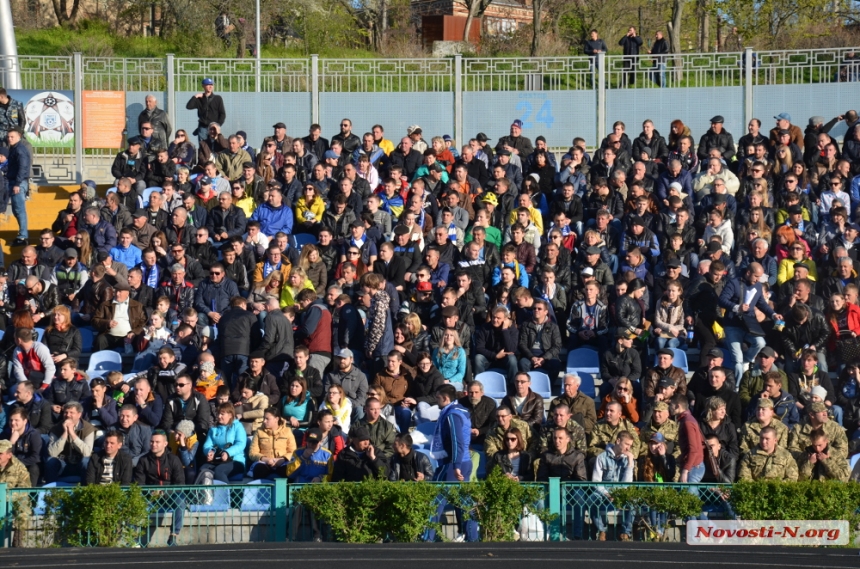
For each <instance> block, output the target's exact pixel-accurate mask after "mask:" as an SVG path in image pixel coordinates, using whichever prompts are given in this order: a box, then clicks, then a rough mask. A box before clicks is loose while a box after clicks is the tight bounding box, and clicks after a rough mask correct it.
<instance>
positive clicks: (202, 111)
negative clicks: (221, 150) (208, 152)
mask: <svg viewBox="0 0 860 569" xmlns="http://www.w3.org/2000/svg"><path fill="white" fill-rule="evenodd" d="M213 91H215V82H214V81H212V79H210V78H208V77H207V78H206V79H204V80H203V92H202V93H195V94H194V96H193V97H191V99H189V101H188V104H186V105H185V108H186V109H188V110H189V111H193V110H196V111H197V129H196V130H195V131H194V134H195V135H197V140H198V142H200V141H202V140H203V139H205V138H206V137H207V136H208V133H209V125H210V124H212V123H213V122H217V123H218V124H219V125H223V124H224V121H226V120H227V111H225V110H224V100H223V99H222V98H221V95H216V94H215V93H213Z"/></svg>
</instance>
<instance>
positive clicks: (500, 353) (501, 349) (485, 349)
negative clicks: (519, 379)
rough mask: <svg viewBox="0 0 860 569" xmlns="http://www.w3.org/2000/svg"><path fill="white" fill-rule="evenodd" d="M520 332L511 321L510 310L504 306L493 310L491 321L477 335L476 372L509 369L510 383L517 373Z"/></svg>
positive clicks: (508, 378)
mask: <svg viewBox="0 0 860 569" xmlns="http://www.w3.org/2000/svg"><path fill="white" fill-rule="evenodd" d="M518 342H519V333H518V331H517V327H516V325H514V323H513V322H511V319H510V314H509V313H508V310H507V309H506V308H504V307H502V306H500V307H497V308H495V309H494V310H493V316H492V320H491V322H490V323H487V324H484V325H483V326H481V328H479V329H478V333H477V334H476V335H475V374H479V373H482V372H485V371H487V370H488V369H490V368H499V369H504V370H506V371H507V380H508V383H511V382H513V380H514V376H515V375H517V371H518V368H517V356H516V353H517V344H518Z"/></svg>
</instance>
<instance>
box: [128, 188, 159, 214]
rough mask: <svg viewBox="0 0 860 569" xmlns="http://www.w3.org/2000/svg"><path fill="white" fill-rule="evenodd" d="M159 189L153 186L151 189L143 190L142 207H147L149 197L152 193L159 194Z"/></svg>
mask: <svg viewBox="0 0 860 569" xmlns="http://www.w3.org/2000/svg"><path fill="white" fill-rule="evenodd" d="M160 191H161V188H159V187H157V186H154V187H152V188H146V189H145V190H143V198H142V200H143V207H149V196H151V195H152V193H153V192H160ZM132 213H134V212H132Z"/></svg>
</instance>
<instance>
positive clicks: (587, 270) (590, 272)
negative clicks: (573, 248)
mask: <svg viewBox="0 0 860 569" xmlns="http://www.w3.org/2000/svg"><path fill="white" fill-rule="evenodd" d="M582 274H583V275H589V276H591V275H593V274H594V269H592V268H591V267H585V268H584V269H582Z"/></svg>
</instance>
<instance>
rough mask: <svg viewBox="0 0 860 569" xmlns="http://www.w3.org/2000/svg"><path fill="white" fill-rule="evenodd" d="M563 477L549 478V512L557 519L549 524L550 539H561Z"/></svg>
mask: <svg viewBox="0 0 860 569" xmlns="http://www.w3.org/2000/svg"><path fill="white" fill-rule="evenodd" d="M561 507H562V504H561V478H550V479H549V513H550V514H555V519H554V520H553V521H551V522H550V524H549V539H550V541H561Z"/></svg>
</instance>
